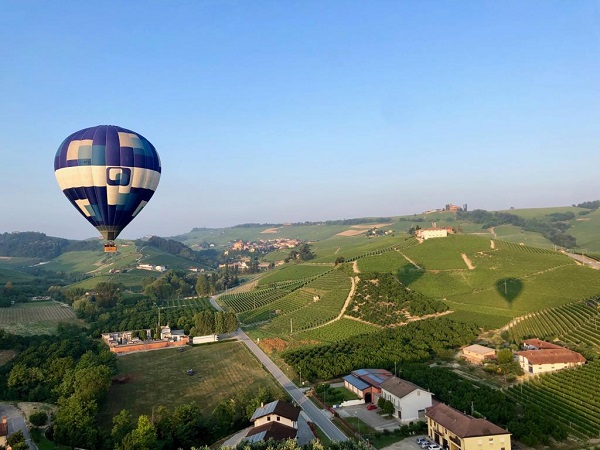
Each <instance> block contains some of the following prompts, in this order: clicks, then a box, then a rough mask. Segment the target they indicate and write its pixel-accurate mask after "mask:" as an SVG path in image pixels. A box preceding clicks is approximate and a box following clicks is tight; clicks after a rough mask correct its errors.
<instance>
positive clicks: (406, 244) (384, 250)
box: [346, 238, 419, 262]
mask: <svg viewBox="0 0 600 450" xmlns="http://www.w3.org/2000/svg"><path fill="white" fill-rule="evenodd" d="M418 243H419V241H417V239H416V238H411V239H407V240H405V241H403V242H401V243H400V244H396V245H393V246H391V247H385V248H380V249H377V250H371V251H369V252H365V253H361V254H360V255H357V256H352V257H349V258H347V259H346V261H349V262H352V261H354V260H356V259H360V258H365V257H367V256H377V255H382V254H384V253H387V252H393V251H400V250H404V249H406V248H409V247H413V246H415V245H417V244H418Z"/></svg>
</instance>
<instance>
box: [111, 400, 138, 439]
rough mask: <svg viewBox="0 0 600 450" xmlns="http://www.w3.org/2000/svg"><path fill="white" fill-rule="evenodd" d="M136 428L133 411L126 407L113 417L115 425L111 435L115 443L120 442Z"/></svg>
mask: <svg viewBox="0 0 600 450" xmlns="http://www.w3.org/2000/svg"><path fill="white" fill-rule="evenodd" d="M134 428H135V426H134V424H133V418H132V417H131V413H130V412H129V411H127V410H126V409H122V410H121V411H120V412H119V414H117V415H116V416H115V417H113V427H112V431H111V433H110V436H111V437H112V439H113V442H114V443H115V444H119V443H120V442H122V441H123V439H124V438H125V436H127V435H128V434H129V433H131V432H132V431H133V430H134Z"/></svg>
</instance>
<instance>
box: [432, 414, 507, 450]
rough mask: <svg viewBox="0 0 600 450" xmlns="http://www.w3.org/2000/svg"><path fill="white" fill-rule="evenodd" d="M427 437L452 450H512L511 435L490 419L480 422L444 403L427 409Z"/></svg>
mask: <svg viewBox="0 0 600 450" xmlns="http://www.w3.org/2000/svg"><path fill="white" fill-rule="evenodd" d="M425 416H426V417H427V434H428V435H429V439H431V440H432V441H433V442H435V443H436V444H438V445H440V446H441V447H443V448H445V449H448V450H511V446H510V436H511V434H510V433H509V432H508V431H506V430H505V429H503V428H501V427H499V426H498V425H495V424H493V423H492V422H490V421H489V420H485V419H476V418H474V417H471V416H468V415H466V414H463V413H461V412H460V411H457V410H456V409H454V408H451V407H450V406H448V405H445V404H443V403H438V404H437V405H435V406H432V407H431V408H428V409H427V412H426V413H425Z"/></svg>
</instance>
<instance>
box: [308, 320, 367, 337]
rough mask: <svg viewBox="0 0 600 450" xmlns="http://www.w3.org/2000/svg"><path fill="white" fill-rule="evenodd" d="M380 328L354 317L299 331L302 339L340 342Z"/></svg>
mask: <svg viewBox="0 0 600 450" xmlns="http://www.w3.org/2000/svg"><path fill="white" fill-rule="evenodd" d="M378 330H379V328H377V327H375V326H373V325H369V324H367V323H364V322H359V321H357V320H352V319H346V318H344V319H340V320H336V321H335V322H332V323H330V324H328V325H325V326H323V327H320V328H314V329H311V330H307V331H302V332H300V333H299V336H298V337H299V338H300V339H306V340H309V341H314V340H317V341H320V342H339V341H343V340H345V339H348V338H349V337H351V336H356V335H358V334H366V333H372V332H374V331H378Z"/></svg>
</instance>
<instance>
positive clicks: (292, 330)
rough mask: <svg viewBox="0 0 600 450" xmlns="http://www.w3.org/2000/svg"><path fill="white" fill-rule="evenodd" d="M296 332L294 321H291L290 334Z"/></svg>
mask: <svg viewBox="0 0 600 450" xmlns="http://www.w3.org/2000/svg"><path fill="white" fill-rule="evenodd" d="M293 332H294V324H293V322H292V319H290V334H292V333H293Z"/></svg>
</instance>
